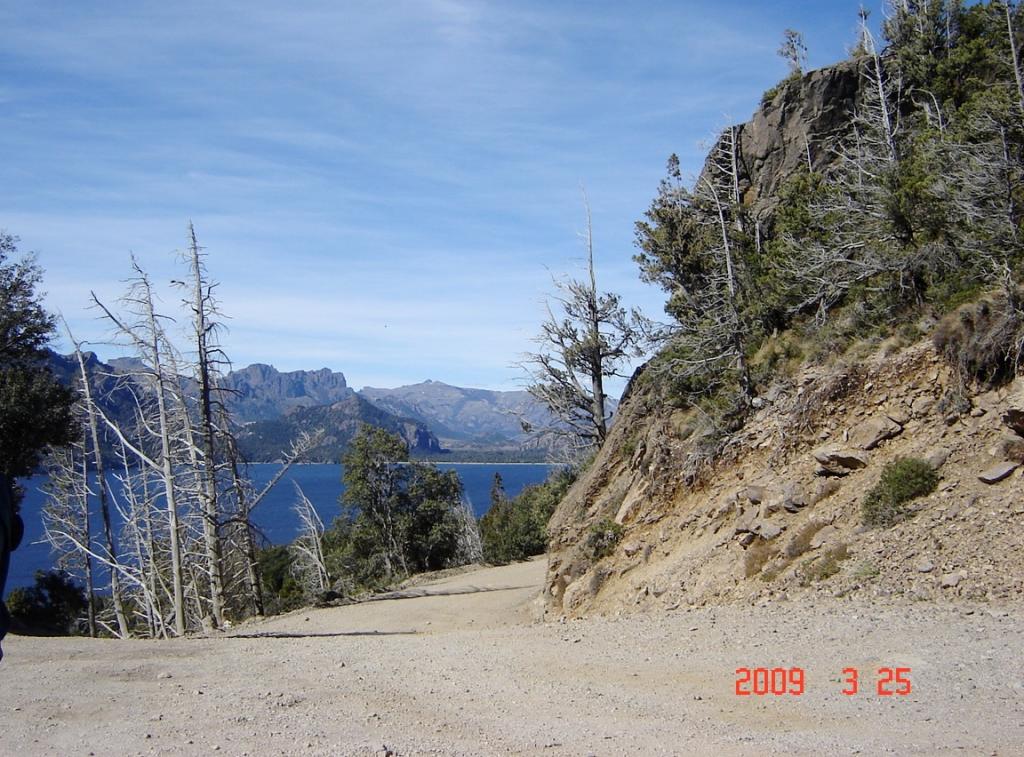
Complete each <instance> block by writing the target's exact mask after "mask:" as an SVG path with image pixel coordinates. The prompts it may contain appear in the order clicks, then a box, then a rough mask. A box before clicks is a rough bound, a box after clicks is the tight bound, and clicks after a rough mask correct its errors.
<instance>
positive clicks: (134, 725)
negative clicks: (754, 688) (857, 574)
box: [0, 561, 1024, 756]
mask: <svg viewBox="0 0 1024 757" xmlns="http://www.w3.org/2000/svg"><path fill="white" fill-rule="evenodd" d="M543 574H544V563H543V561H533V562H530V563H525V564H520V565H514V566H509V567H505V568H492V569H484V570H480V571H476V572H472V573H466V574H463V575H459V576H454V577H451V578H447V579H445V580H442V581H439V582H436V583H431V584H427V585H424V586H419V587H416V588H415V589H412V590H409V591H408V592H407V593H406V594H407V595H406V596H402V597H393V598H390V599H384V600H380V601H375V602H370V603H366V604H361V605H354V606H349V607H342V608H334V609H324V610H313V611H306V612H300V613H293V614H291V615H288V616H284V617H279V618H274V619H271V620H267V621H263V622H260V623H254V624H250V625H247V626H244V627H242V628H238V629H235V631H233V632H232V634H231V635H218V636H216V637H213V638H202V639H182V640H174V641H168V642H151V641H130V642H119V641H113V640H99V641H94V640H88V639H40V638H27V637H12V638H10V639H9V640H8V642H7V643H6V644H5V653H6V657H5V659H4V661H3V662H2V663H0V690H2V692H3V697H2V702H0V753H2V754H11V755H19V756H20V755H89V754H95V755H108V754H118V755H119V754H210V753H213V752H216V753H218V754H229V755H277V754H282V755H292V754H295V755H299V754H315V755H320V754H323V755H361V754H384V753H385V748H386V749H388V750H391V751H392V752H393V753H394V754H400V755H406V754H409V755H413V754H445V755H448V754H459V755H463V754H464V755H489V754H544V755H585V754H596V755H616V754H715V755H733V754H735V755H746V754H766V753H767V754H857V753H860V754H883V753H893V754H971V755H976V754H999V755H1013V754H1024V647H1022V644H1021V639H1022V638H1024V606H1021V605H1012V606H1007V607H991V606H987V605H978V606H961V605H956V606H953V605H945V606H936V605H932V604H923V603H916V604H909V605H902V606H901V605H895V604H894V605H885V606H880V605H871V604H867V603H858V602H851V601H844V600H820V601H815V602H808V601H801V602H799V603H797V602H781V603H776V604H774V605H771V606H767V607H739V606H730V607H719V608H711V609H701V610H689V611H687V610H685V609H684V610H679V611H676V612H672V613H668V614H665V615H661V616H658V617H646V616H639V617H637V616H634V617H627V618H619V619H606V618H592V619H587V620H581V621H571V622H568V623H546V624H537V623H532V622H531V621H530V605H531V603H532V601H533V599H534V598H535V597H536V594H537V591H538V590H539V587H540V584H541V581H542V579H543ZM897 666H899V667H909V668H911V673H910V674H909V675H910V678H911V681H912V691H911V693H910V694H909V695H907V696H889V697H885V696H879V695H878V693H877V691H876V679H877V677H878V676H877V675H876V671H877V670H878V669H879V668H884V667H897ZM738 667H751V668H755V667H766V668H775V667H782V668H786V669H787V670H788V669H789V668H793V667H800V668H802V669H803V670H804V671H805V677H806V683H805V689H806V690H805V693H804V694H802V695H801V696H793V695H790V694H786V695H782V696H772V695H771V694H769V695H766V696H747V697H738V696H737V695H736V693H735V680H736V674H735V670H736V668H738ZM847 667H855V668H857V669H858V670H859V671H860V675H861V680H860V691H859V693H858V694H857V695H855V696H845V695H843V694H842V693H841V692H842V689H843V688H844V686H845V684H844V677H843V675H842V671H843V669H844V668H847ZM892 688H895V687H892Z"/></svg>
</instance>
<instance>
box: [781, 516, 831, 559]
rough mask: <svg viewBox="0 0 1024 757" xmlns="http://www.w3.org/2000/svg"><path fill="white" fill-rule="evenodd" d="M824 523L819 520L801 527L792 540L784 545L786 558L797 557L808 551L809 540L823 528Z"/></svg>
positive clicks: (809, 546)
mask: <svg viewBox="0 0 1024 757" xmlns="http://www.w3.org/2000/svg"><path fill="white" fill-rule="evenodd" d="M825 525H826V524H825V523H824V522H823V521H819V520H812V521H809V522H807V523H805V524H804V525H803V527H802V528H801V529H800V530H799V531H797V532H796V534H795V535H794V536H793V538H792V539H791V540H790V541H789V544H787V545H786V550H785V551H786V557H788V558H790V559H792V558H794V557H799V556H800V555H802V554H803V553H804V552H806V551H807V550H808V549H810V548H811V540H812V539H813V538H814V535H815V534H816V533H818V532H819V531H820V530H821V529H823V528H824V527H825Z"/></svg>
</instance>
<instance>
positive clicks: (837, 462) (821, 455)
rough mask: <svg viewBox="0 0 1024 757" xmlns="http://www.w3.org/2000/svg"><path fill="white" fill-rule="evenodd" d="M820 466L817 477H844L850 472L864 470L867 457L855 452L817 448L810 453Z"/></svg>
mask: <svg viewBox="0 0 1024 757" xmlns="http://www.w3.org/2000/svg"><path fill="white" fill-rule="evenodd" d="M811 454H812V455H814V459H815V460H817V461H818V462H819V463H820V464H821V468H820V469H819V470H818V471H817V473H818V475H819V476H845V475H847V474H848V473H849V472H850V471H854V470H858V469H860V468H866V467H867V464H868V461H867V457H866V456H865V455H864V454H863V453H861V452H858V451H857V450H850V449H840V448H838V447H819V448H818V449H816V450H814V452H812V453H811Z"/></svg>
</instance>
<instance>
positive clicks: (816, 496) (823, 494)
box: [809, 478, 841, 505]
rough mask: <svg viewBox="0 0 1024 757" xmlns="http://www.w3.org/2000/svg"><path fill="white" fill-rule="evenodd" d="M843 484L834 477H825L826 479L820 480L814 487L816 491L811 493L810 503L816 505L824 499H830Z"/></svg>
mask: <svg viewBox="0 0 1024 757" xmlns="http://www.w3.org/2000/svg"><path fill="white" fill-rule="evenodd" d="M840 488H841V485H840V483H839V482H838V481H836V480H835V479H834V478H829V479H825V480H824V481H818V483H817V484H816V485H815V487H814V492H813V493H812V494H811V498H810V502H809V504H812V505H816V504H818V503H819V502H821V501H822V500H823V499H828V498H829V497H831V496H832V495H833V494H835V493H836V492H837V491H839V489H840Z"/></svg>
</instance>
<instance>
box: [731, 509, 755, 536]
mask: <svg viewBox="0 0 1024 757" xmlns="http://www.w3.org/2000/svg"><path fill="white" fill-rule="evenodd" d="M756 520H757V511H756V510H752V509H751V510H746V511H744V512H741V513H740V516H739V517H738V518H737V519H736V530H735V532H734V533H737V534H744V533H749V532H752V531H753V530H754V522H755V521H756Z"/></svg>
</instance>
